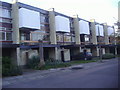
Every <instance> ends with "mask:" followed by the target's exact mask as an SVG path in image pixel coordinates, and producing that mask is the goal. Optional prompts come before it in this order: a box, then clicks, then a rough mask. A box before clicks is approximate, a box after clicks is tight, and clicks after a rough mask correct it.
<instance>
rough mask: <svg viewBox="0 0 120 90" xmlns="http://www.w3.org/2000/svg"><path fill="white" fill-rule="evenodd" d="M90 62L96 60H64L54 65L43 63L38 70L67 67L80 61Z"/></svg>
mask: <svg viewBox="0 0 120 90" xmlns="http://www.w3.org/2000/svg"><path fill="white" fill-rule="evenodd" d="M90 62H96V60H87V61H85V60H80V61H70V62H64V63H60V64H56V65H45V66H43V67H41V68H39V69H40V70H47V69H51V68H61V67H68V66H71V65H75V64H76V65H77V64H81V63H90Z"/></svg>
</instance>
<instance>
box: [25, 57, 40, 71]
mask: <svg viewBox="0 0 120 90" xmlns="http://www.w3.org/2000/svg"><path fill="white" fill-rule="evenodd" d="M39 63H40V60H39V56H32V57H31V58H30V59H29V60H28V63H27V67H28V68H31V69H37V68H38V64H39Z"/></svg>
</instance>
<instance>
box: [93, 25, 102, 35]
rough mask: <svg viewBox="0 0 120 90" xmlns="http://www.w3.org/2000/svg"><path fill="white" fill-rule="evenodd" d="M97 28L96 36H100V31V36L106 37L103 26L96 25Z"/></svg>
mask: <svg viewBox="0 0 120 90" xmlns="http://www.w3.org/2000/svg"><path fill="white" fill-rule="evenodd" d="M95 26H96V35H97V36H99V31H100V36H104V29H103V26H102V25H98V24H97V25H95ZM98 27H99V31H98Z"/></svg>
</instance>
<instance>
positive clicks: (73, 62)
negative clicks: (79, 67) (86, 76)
mask: <svg viewBox="0 0 120 90" xmlns="http://www.w3.org/2000/svg"><path fill="white" fill-rule="evenodd" d="M90 62H96V60H86V61H85V60H80V61H70V62H68V63H69V64H71V65H74V64H81V63H90Z"/></svg>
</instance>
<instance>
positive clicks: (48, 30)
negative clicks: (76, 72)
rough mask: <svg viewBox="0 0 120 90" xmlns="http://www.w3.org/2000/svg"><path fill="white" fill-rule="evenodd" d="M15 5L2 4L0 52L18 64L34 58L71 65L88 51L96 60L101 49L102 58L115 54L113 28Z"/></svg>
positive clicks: (16, 3)
mask: <svg viewBox="0 0 120 90" xmlns="http://www.w3.org/2000/svg"><path fill="white" fill-rule="evenodd" d="M13 1H14V2H13V3H12V4H10V3H6V2H0V3H1V4H0V11H2V13H1V14H0V34H1V35H0V36H1V37H0V44H1V45H2V46H1V47H0V48H1V49H2V56H3V57H4V56H9V57H11V59H12V60H13V63H14V64H17V65H19V66H24V65H26V63H27V62H28V60H29V58H31V57H32V56H34V55H39V56H40V58H42V59H43V60H44V61H45V60H47V59H49V58H53V59H55V60H62V61H70V60H72V59H71V56H72V55H75V54H77V53H79V52H83V50H84V49H87V51H88V52H91V53H92V54H93V56H99V50H100V49H101V50H102V54H105V53H114V54H115V52H116V51H115V48H116V46H115V38H114V37H115V36H114V33H115V32H114V31H115V30H114V27H113V26H108V25H107V23H103V24H100V23H98V22H96V21H95V20H94V19H91V20H90V21H87V20H84V19H81V18H79V17H78V16H77V15H75V16H73V17H70V16H67V15H64V14H61V13H58V12H56V11H55V10H54V9H53V8H52V9H50V10H48V11H46V10H43V9H40V8H37V7H33V6H30V5H26V4H23V3H20V2H17V0H13ZM41 48H42V49H41Z"/></svg>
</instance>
